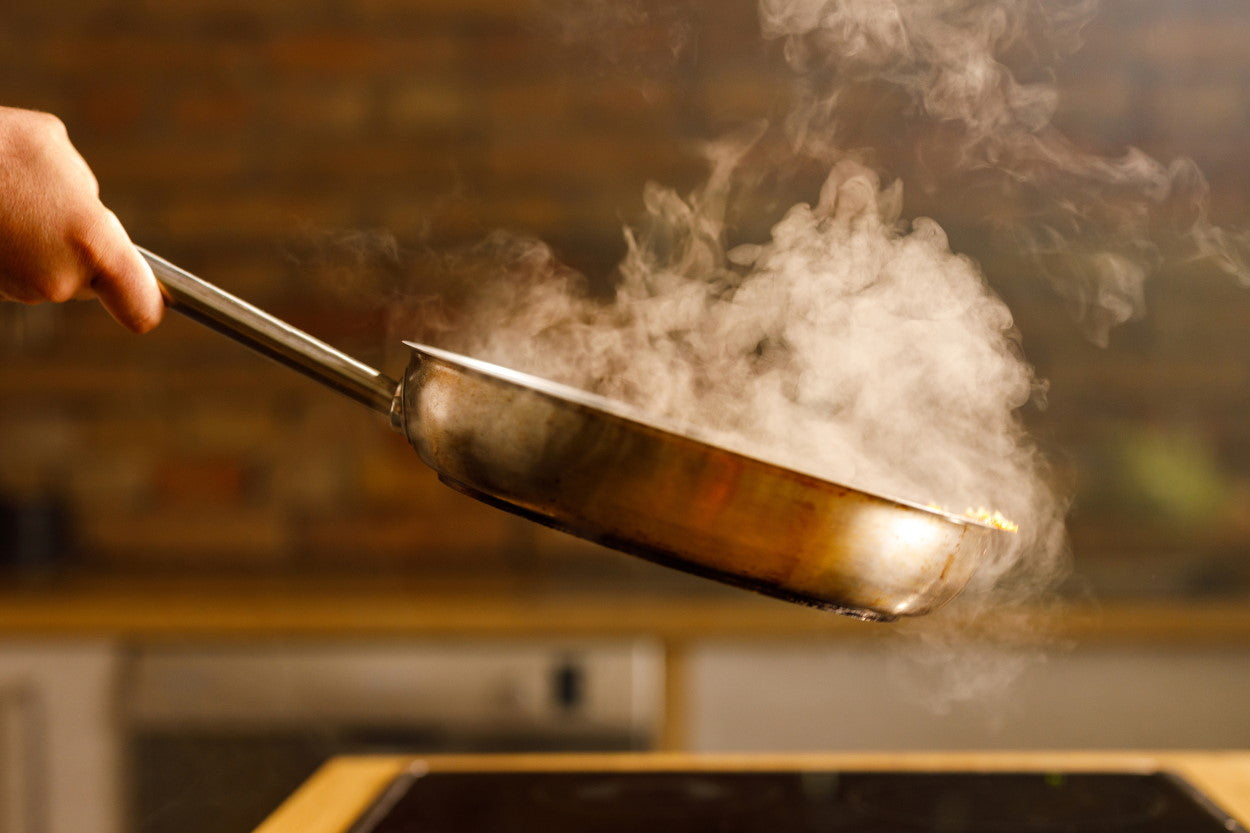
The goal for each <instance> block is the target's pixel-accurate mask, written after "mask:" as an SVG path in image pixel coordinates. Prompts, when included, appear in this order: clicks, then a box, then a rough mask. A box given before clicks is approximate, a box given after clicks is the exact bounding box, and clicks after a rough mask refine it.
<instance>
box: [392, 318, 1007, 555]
mask: <svg viewBox="0 0 1250 833" xmlns="http://www.w3.org/2000/svg"><path fill="white" fill-rule="evenodd" d="M403 343H404V345H405V346H407V347H408V348H410V349H412V350H413V351H415V352H416V353H417V354H418V355H419V356H423V357H429V358H432V359H435V360H437V361H441V362H444V363H446V364H450V365H454V366H456V367H458V368H460V369H463V370H466V371H469V372H471V373H476V374H479V375H482V376H485V377H487V378H490V379H496V380H501V381H504V382H507V383H509V384H512V385H516V386H518V387H520V388H522V389H524V390H529V391H533V392H535V393H538V394H541V395H544V396H547V397H550V398H552V399H555V400H557V401H559V402H561V403H564V404H572V405H576V406H580V407H583V408H588V409H591V410H593V411H595V412H597V413H602V414H606V415H607V416H610V417H613V418H615V419H618V420H622V421H625V422H628V423H630V424H633V425H635V426H638V427H641V428H643V429H646V430H649V431H656V432H659V433H662V434H666V435H669V436H672V437H675V438H678V439H687V440H691V441H694V442H698V443H701V444H703V445H707V446H710V447H712V448H715V449H716V450H717V451H720V452H723V453H725V454H732V455H735V456H737V457H740V458H742V459H745V460H750V461H752V462H754V463H756V464H759V465H763V466H768V467H770V468H772V469H775V470H777V471H784V472H787V473H789V474H791V475H794V476H797V477H802V478H804V479H808V480H811V481H813V482H816V483H823V484H826V485H828V486H831V487H833V488H837V489H846V490H849V491H853V492H856V493H858V494H861V495H864V496H866V497H869V498H872V499H874V500H879V501H882V502H884V503H887V504H892V505H896V506H901V507H904V508H907V509H912V510H914V511H918V512H923V513H925V514H927V515H935V516H937V517H940V518H942V519H944V520H946V521H949V522H951V523H954V524H959V525H962V526H970V527H980V528H983V529H988V530H991V531H994V532H1004V531H1005V530H1003V529H1001V528H999V527H997V526H994V525H993V524H990V523H986V522H984V521H981V520H978V519H977V518H973V517H969V516H968V515H960V514H956V513H954V512H950V511H948V510H946V509H942V508H939V507H934V506H927V505H925V504H922V503H919V502H917V501H913V500H908V499H906V498H899V497H892V496H889V495H884V494H881V493H880V492H875V491H870V490H868V489H862V488H859V487H857V486H851V485H848V484H846V483H839V482H837V481H834V480H829V479H828V478H824V477H819V476H818V475H815V474H812V473H811V472H807V471H803V470H801V469H794V468H790V467H788V466H783V465H781V464H780V463H777V462H774V461H771V460H767V459H764V458H762V457H758V456H755V455H753V454H748V453H745V452H743V451H741V450H738V449H736V448H729V447H726V446H725V445H722V444H721V443H720V442H718V441H716V440H715V439H712V438H710V437H709V436H708V433H707V432H706V431H704V430H702V429H700V428H698V427H696V426H692V425H680V424H678V423H676V422H669V421H666V420H662V419H657V418H655V417H654V416H652V415H650V414H647V413H645V412H643V411H642V410H640V409H638V408H635V407H633V406H631V405H628V404H626V403H624V402H620V401H618V400H615V399H610V398H608V397H606V396H602V395H600V394H596V393H591V392H589V391H585V390H582V389H580V388H576V387H573V386H572V385H566V384H563V383H561V382H554V381H552V380H550V379H544V378H542V377H541V376H534V375H532V374H529V373H525V372H523V371H520V370H514V369H513V368H510V367H504V366H503V365H499V364H494V363H492V362H487V361H484V360H482V359H477V358H474V357H472V356H465V355H463V354H460V353H455V352H452V351H450V350H444V349H442V348H439V347H433V346H431V345H428V344H421V343H418V342H415V341H404V342H403Z"/></svg>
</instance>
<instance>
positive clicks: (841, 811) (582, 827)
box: [351, 772, 1246, 833]
mask: <svg viewBox="0 0 1250 833" xmlns="http://www.w3.org/2000/svg"><path fill="white" fill-rule="evenodd" d="M639 831H643V833H816V831H821V833H1093V831H1133V833H1246V831H1245V830H1244V829H1243V828H1242V827H1241V826H1240V825H1239V824H1238V823H1237V822H1236V821H1234V820H1233V819H1231V818H1230V817H1229V816H1228V815H1227V814H1225V813H1224V812H1222V811H1221V810H1219V809H1218V808H1217V807H1215V806H1214V805H1213V804H1211V803H1210V802H1209V801H1208V800H1206V799H1205V798H1204V797H1202V796H1201V795H1200V794H1199V793H1198V792H1197V791H1195V790H1194V789H1193V788H1192V787H1190V786H1189V785H1188V784H1187V783H1185V782H1184V781H1182V780H1181V779H1179V778H1177V777H1175V776H1172V775H1169V774H1166V773H1154V774H1138V773H967V772H963V773H922V772H889V773H872V772H756V773H751V772H630V773H613V772H579V773H570V772H496V773H491V772H483V773H430V774H425V775H418V774H412V775H408V776H405V777H403V778H401V779H400V780H399V781H397V782H396V783H395V784H394V785H392V787H391V789H389V790H387V791H386V792H385V793H384V794H383V796H382V798H381V799H380V800H379V801H378V803H377V804H376V805H375V806H374V807H373V809H372V810H371V811H370V812H369V813H367V814H366V815H365V816H364V817H362V818H361V820H360V821H359V822H358V823H357V824H356V825H355V826H354V827H353V828H352V830H351V833H639Z"/></svg>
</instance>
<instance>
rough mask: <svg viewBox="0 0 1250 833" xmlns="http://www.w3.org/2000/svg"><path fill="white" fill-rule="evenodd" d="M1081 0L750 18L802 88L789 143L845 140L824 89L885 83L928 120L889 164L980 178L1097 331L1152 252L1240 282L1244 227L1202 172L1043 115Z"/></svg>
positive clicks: (771, 10)
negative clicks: (1236, 226) (1228, 216)
mask: <svg viewBox="0 0 1250 833" xmlns="http://www.w3.org/2000/svg"><path fill="white" fill-rule="evenodd" d="M1097 7H1098V3H1097V2H1096V0H1048V1H1047V2H1039V0H980V2H976V0H974V2H966V0H934V1H933V2H930V1H929V0H894V2H889V0H886V2H879V1H878V0H760V21H761V27H762V29H763V32H764V34H765V35H766V36H767V37H771V38H779V39H781V40H782V41H783V43H784V44H785V55H786V59H787V61H789V63H790V64H791V65H792V66H793V67H794V68H795V69H796V70H798V72H799V73H800V76H801V78H802V79H803V83H804V92H803V94H802V104H801V105H800V106H799V107H796V108H795V111H794V112H793V114H792V115H791V117H790V119H789V123H788V128H789V131H790V135H791V137H792V140H793V141H794V143H795V146H796V148H798V149H799V150H801V151H804V152H808V153H817V154H820V153H823V154H826V155H829V154H833V155H837V154H840V153H841V152H842V151H841V150H840V149H839V148H840V147H841V143H842V142H845V141H848V140H852V139H851V134H852V131H851V130H849V129H848V128H849V127H850V126H849V125H848V124H847V123H846V122H845V121H844V120H843V119H842V118H841V117H840V107H839V105H840V103H842V102H843V101H845V100H847V99H853V98H855V97H856V96H857V95H863V94H865V92H867V94H869V95H871V94H873V92H874V91H878V90H880V89H881V88H882V87H885V88H888V89H890V90H892V91H895V92H897V93H899V94H900V95H901V96H902V100H903V101H904V102H905V105H906V106H907V107H908V108H909V110H910V111H911V112H913V113H915V114H916V115H918V116H919V117H920V118H921V119H923V120H925V121H926V122H927V123H928V125H929V126H930V130H929V131H928V135H927V137H925V138H922V139H920V140H919V141H918V142H917V145H918V147H917V148H909V150H912V151H915V153H914V155H912V157H911V158H912V160H913V164H912V166H911V170H910V171H906V172H902V175H904V176H907V178H908V179H909V180H912V179H920V180H923V181H925V185H926V187H928V188H934V189H943V188H945V189H949V188H950V186H951V185H952V182H953V181H954V180H955V178H956V177H957V176H965V184H966V182H967V180H966V176H967V175H968V174H969V173H972V174H974V175H975V179H976V181H977V183H978V185H979V186H980V187H984V188H989V189H992V190H993V191H994V197H993V201H994V207H995V212H996V214H997V215H998V217H997V219H996V221H995V222H996V224H997V225H998V227H999V231H1000V234H1001V236H1002V238H1003V240H1004V242H1005V243H1006V245H1008V246H1010V247H1011V248H1012V249H1013V250H1015V251H1019V252H1022V253H1027V254H1030V255H1031V256H1032V261H1033V267H1034V269H1035V270H1036V271H1037V272H1039V273H1040V274H1043V275H1045V276H1047V277H1048V278H1049V279H1050V281H1051V284H1052V285H1053V286H1054V288H1055V289H1056V290H1057V291H1058V292H1059V293H1060V294H1061V295H1063V296H1064V297H1066V298H1067V299H1068V300H1070V301H1071V302H1072V308H1073V310H1074V312H1075V314H1076V315H1077V316H1078V317H1079V318H1080V319H1081V321H1082V323H1083V324H1084V325H1085V329H1086V332H1087V333H1088V334H1089V335H1090V337H1091V338H1093V339H1094V340H1095V341H1097V342H1099V343H1102V344H1105V343H1106V341H1107V338H1108V334H1109V332H1110V330H1111V329H1112V328H1113V327H1114V326H1115V325H1117V324H1121V323H1123V322H1124V321H1127V320H1129V319H1130V318H1134V317H1137V316H1139V315H1141V314H1142V312H1143V311H1144V293H1143V282H1144V281H1145V279H1146V278H1147V277H1148V276H1149V275H1150V274H1151V273H1152V272H1154V271H1155V270H1156V269H1157V268H1158V267H1159V266H1160V265H1161V264H1162V263H1164V262H1165V261H1166V260H1176V259H1199V258H1201V259H1205V260H1208V261H1210V262H1211V263H1212V264H1214V265H1215V266H1216V267H1217V268H1219V269H1222V270H1223V271H1225V272H1227V273H1229V274H1232V275H1234V276H1236V277H1237V278H1238V279H1239V280H1240V281H1241V282H1242V283H1247V284H1250V240H1248V239H1247V237H1246V235H1244V234H1242V235H1231V234H1228V233H1226V232H1224V231H1223V230H1221V229H1219V228H1216V227H1215V226H1214V225H1212V223H1211V222H1210V220H1209V218H1208V217H1207V209H1206V205H1207V183H1206V180H1205V179H1204V178H1203V176H1202V173H1201V172H1200V171H1199V170H1198V168H1197V166H1196V165H1195V164H1194V163H1193V162H1192V161H1191V160H1189V159H1177V160H1174V161H1173V162H1171V163H1169V164H1166V165H1165V164H1162V163H1160V162H1158V161H1156V160H1154V159H1152V158H1150V157H1149V156H1148V155H1146V154H1145V153H1142V152H1141V151H1139V150H1137V149H1134V148H1129V149H1127V150H1126V151H1125V153H1124V154H1123V155H1122V156H1120V157H1118V158H1105V157H1100V156H1096V155H1093V154H1090V153H1087V152H1084V151H1082V150H1081V149H1080V148H1078V147H1076V146H1075V145H1073V144H1072V143H1071V142H1070V141H1069V140H1068V139H1067V138H1066V137H1065V136H1063V134H1062V133H1060V132H1059V131H1058V130H1057V129H1056V128H1055V127H1054V126H1053V125H1052V124H1051V118H1052V116H1053V115H1054V112H1055V108H1056V105H1057V102H1058V92H1057V90H1056V89H1055V86H1054V84H1053V82H1052V80H1051V79H1052V78H1053V74H1054V72H1053V69H1054V65H1055V64H1056V63H1057V62H1058V61H1059V60H1060V59H1062V58H1063V57H1065V56H1066V55H1067V54H1069V53H1071V52H1073V51H1075V50H1076V49H1077V48H1078V47H1079V46H1080V45H1081V33H1082V30H1083V29H1084V28H1085V26H1086V24H1088V23H1089V21H1090V20H1091V19H1092V18H1093V16H1094V13H1095V12H1096V11H1097ZM1021 78H1028V79H1033V80H1031V81H1021V80H1020V79H1021ZM874 85H876V86H874ZM878 123H885V124H887V125H889V127H890V129H893V128H894V124H893V123H891V122H889V121H888V120H880V121H879V122H878ZM868 133H869V138H867V139H866V140H867V141H870V142H872V141H873V140H872V137H871V128H870V129H869V130H868ZM854 138H857V139H860V140H865V139H864V136H863V135H862V134H860V135H857V136H855V137H854ZM876 138H878V139H880V138H881V137H876ZM873 144H874V145H876V144H878V142H873ZM880 144H884V142H880ZM916 160H918V163H917V162H916ZM909 174H911V175H909ZM912 175H914V176H912Z"/></svg>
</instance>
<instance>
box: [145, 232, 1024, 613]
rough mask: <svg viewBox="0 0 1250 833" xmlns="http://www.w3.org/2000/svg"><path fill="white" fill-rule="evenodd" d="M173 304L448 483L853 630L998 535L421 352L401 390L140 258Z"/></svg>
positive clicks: (953, 578)
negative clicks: (402, 445) (312, 384)
mask: <svg viewBox="0 0 1250 833" xmlns="http://www.w3.org/2000/svg"><path fill="white" fill-rule="evenodd" d="M139 251H140V252H141V253H142V254H143V256H144V257H145V258H146V259H147V261H148V263H149V264H151V266H152V270H153V272H154V273H155V275H156V278H157V280H158V281H159V282H160V284H161V286H162V287H163V289H164V294H165V298H166V302H167V303H168V304H169V306H170V307H172V308H173V309H175V310H177V311H178V312H181V313H183V314H184V315H187V316H189V317H191V318H193V319H195V320H197V321H199V322H201V323H203V324H206V325H207V326H209V327H212V328H213V329H215V330H217V331H219V332H221V333H223V334H225V335H227V336H229V337H230V338H233V339H235V340H236V341H239V342H241V343H243V344H245V345H247V346H248V347H251V348H252V349H254V350H256V351H258V352H260V353H263V354H265V355H267V356H269V357H271V358H273V359H276V360H277V361H279V362H281V363H282V364H285V365H287V366H289V367H291V368H293V369H295V370H297V371H299V372H301V373H303V374H305V375H307V376H309V377H311V378H313V379H315V380H316V381H318V382H320V383H322V384H324V385H326V386H328V387H330V388H333V389H334V390H337V391H339V392H340V393H342V394H345V395H346V396H348V397H350V398H352V399H354V400H356V401H357V402H360V403H361V404H364V405H367V406H368V407H370V408H372V409H374V410H376V411H379V412H381V413H383V414H385V415H387V416H388V417H389V419H390V422H391V425H392V426H393V427H394V428H395V429H396V430H398V431H402V432H403V433H404V434H405V436H406V437H407V438H408V441H409V443H411V445H412V446H413V447H414V448H415V449H416V451H417V453H418V454H419V455H420V457H421V459H422V460H423V461H425V463H426V464H427V465H429V466H430V467H431V468H433V469H434V470H435V471H436V472H437V473H438V476H439V477H440V478H441V479H442V480H443V482H445V483H447V484H448V485H449V486H451V487H452V488H455V489H458V490H460V491H462V492H464V493H465V494H468V495H471V496H472V497H474V498H477V499H478V500H482V501H484V502H486V503H489V504H491V505H493V506H497V507H499V508H502V509H506V510H508V511H511V512H515V513H517V514H519V515H522V516H524V517H526V518H529V519H531V520H534V521H538V522H539V523H543V524H546V525H548V526H552V527H555V528H557V529H561V530H564V531H566V532H569V533H572V534H573V535H577V536H579V537H581V538H585V539H588V540H591V541H595V542H598V543H601V544H605V545H607V546H609V547H613V548H615V549H619V550H622V551H624V552H628V553H632V554H634V555H638V556H641V557H643V558H646V559H649V560H651V561H655V562H659V563H661V564H665V565H668V566H670V567H675V568H677V569H680V570H685V571H687V572H690V573H695V574H697V575H701V576H705V577H708V578H712V579H716V580H718V581H722V582H725V583H728V584H732V585H737V586H739V587H744V588H747V589H750V590H754V591H757V592H760V593H764V594H767V595H770V596H775V597H777V598H781V599H785V600H787V601H791V602H798V603H801V604H806V605H811V606H814V607H819V608H824V609H827V610H832V611H836V612H838V613H843V614H846V615H850V616H855V617H858V618H861V619H869V620H878V621H889V620H893V619H896V618H898V617H899V616H915V615H919V614H923V613H926V612H928V611H930V610H933V609H934V608H936V607H938V606H939V605H941V604H943V603H945V602H946V601H948V600H949V599H951V598H952V597H953V596H954V595H955V594H957V593H958V592H959V590H960V589H961V588H962V587H963V586H964V585H965V584H966V583H967V581H968V579H969V577H970V576H971V575H972V573H973V570H974V569H975V568H976V565H977V563H978V562H979V561H981V560H982V559H983V558H984V557H985V555H986V553H987V551H988V550H989V549H990V547H992V546H995V545H996V543H997V542H998V541H1000V540H1001V536H1002V535H1003V534H1004V533H1003V531H1002V530H999V529H997V528H995V527H993V526H991V525H988V524H985V523H981V522H979V521H976V520H972V519H970V518H966V517H962V516H959V515H954V514H951V513H947V512H944V511H940V510H937V509H933V508H929V507H925V506H921V505H918V504H914V503H910V502H907V501H903V500H895V499H891V498H888V497H884V496H881V495H876V494H871V493H869V492H865V491H860V490H858V489H853V488H850V487H848V486H844V485H840V484H838V483H833V482H830V481H827V480H821V479H819V478H816V477H813V476H810V475H808V474H804V473H801V472H797V471H792V470H790V469H787V468H783V467H781V466H778V465H775V464H772V463H768V462H765V461H763V460H759V459H756V458H753V457H750V456H747V455H744V454H740V453H737V452H734V451H731V450H729V449H726V448H723V447H721V446H718V445H716V444H715V443H714V442H712V441H710V440H709V439H708V438H706V437H702V436H701V435H700V433H699V432H698V431H696V430H692V429H690V428H686V427H683V426H674V425H667V424H665V423H663V422H661V421H657V420H655V419H653V418H651V417H649V416H647V415H645V414H643V413H641V412H639V411H636V410H634V409H632V408H630V407H627V406H626V405H624V404H622V403H619V402H615V401H612V400H609V399H606V398H604V397H601V396H596V395H594V394H590V393H587V392H584V391H581V390H577V389H575V388H571V387H568V386H566V385H561V384H557V383H555V382H551V381H548V380H545V379H540V378H537V377H534V376H530V375H527V374H524V373H519V372H517V371H515V370H510V369H508V368H505V367H500V366H498V365H494V364H489V363H487V362H483V361H478V360H476V359H472V358H469V357H467V356H461V355H457V354H455V353H450V352H447V351H445V350H440V349H437V348H434V347H428V346H425V345H421V344H413V343H410V342H405V344H406V345H407V346H408V347H409V348H410V350H411V353H410V357H409V363H408V368H407V370H406V371H405V373H404V375H403V379H402V380H401V381H398V382H397V381H396V380H394V379H391V378H388V377H387V376H385V375H384V374H382V373H381V372H379V371H377V370H375V369H373V368H371V367H369V366H367V365H365V364H363V363H361V362H359V361H357V360H355V359H353V358H352V357H350V356H347V355H345V354H343V353H341V352H339V351H338V350H335V349H334V348H332V347H330V346H329V345H327V344H325V343H323V342H321V341H318V340H317V339H315V338H313V337H312V336H310V335H308V334H306V333H304V332H302V331H300V330H298V329H296V328H294V327H292V326H290V325H289V324H287V323H286V322H284V321H281V320H280V319H277V318H274V317H273V316H271V315H269V314H268V313H265V312H263V311H261V310H259V309H257V308H256V307H253V306H251V305H250V304H248V303H246V302H244V301H242V300H240V299H238V298H235V297H234V296H232V295H230V294H228V293H226V292H224V291H222V290H221V289H218V288H217V287H215V286H213V285H211V284H209V283H207V282H205V281H202V280H200V279H199V278H197V277H195V276H194V275H191V274H190V273H188V272H186V271H184V270H182V269H180V268H178V267H177V266H174V265H173V264H171V263H169V262H168V261H166V260H163V259H162V258H160V257H157V256H156V255H153V254H151V253H150V252H147V251H145V250H143V249H140V250H139Z"/></svg>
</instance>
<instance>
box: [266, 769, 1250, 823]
mask: <svg viewBox="0 0 1250 833" xmlns="http://www.w3.org/2000/svg"><path fill="white" fill-rule="evenodd" d="M414 764H418V765H421V766H422V767H428V768H429V770H430V771H432V772H455V771H468V770H486V771H496V772H497V771H509V770H546V771H561V770H578V771H585V770H592V769H594V770H599V771H605V770H606V771H631V770H661V769H706V770H777V769H925V770H952V769H953V770H968V769H971V770H1026V771H1046V770H1065V771H1102V770H1118V771H1130V772H1154V771H1158V770H1166V771H1170V772H1174V773H1176V774H1178V775H1180V776H1182V777H1183V778H1185V779H1187V780H1188V781H1190V782H1191V783H1192V784H1193V785H1194V786H1196V787H1197V788H1198V789H1199V790H1201V791H1202V792H1203V793H1204V794H1206V795H1207V796H1208V797H1209V798H1211V799H1212V800H1213V801H1215V802H1216V804H1218V805H1219V806H1220V807H1221V808H1222V809H1224V810H1225V811H1227V812H1228V813H1230V814H1231V815H1233V816H1234V817H1235V818H1237V819H1238V820H1239V821H1241V822H1242V824H1243V825H1244V824H1246V823H1247V822H1248V821H1250V751H1241V750H1232V751H1218V752H1094V751H1089V752H1085V751H1082V752H933V753H926V752H874V753H861V752H846V753H833V754H826V753H803V754H767V755H761V754H750V755H724V754H717V755H690V754H681V753H654V754H650V753H649V754H594V755H573V754H560V755H448V756H429V757H413V756H362V757H351V756H348V757H340V758H334V759H333V760H331V761H329V762H328V763H326V764H325V765H324V766H323V767H321V769H319V770H317V772H316V773H314V774H313V776H312V777H311V778H309V780H308V781H307V782H305V784H304V785H303V786H302V787H300V788H299V790H297V791H296V792H295V793H294V794H292V795H291V797H290V798H289V799H287V800H286V801H285V802H284V803H283V804H282V805H281V806H280V807H278V809H277V810H275V811H274V813H273V815H271V816H270V817H269V818H268V819H266V820H265V822H264V823H263V824H261V826H260V827H258V828H257V829H256V831H255V833H344V831H346V830H347V828H348V827H350V826H351V824H352V823H353V822H354V821H355V820H356V819H357V818H359V817H360V815H361V814H362V813H364V812H365V810H366V809H368V807H369V806H370V805H371V804H372V803H373V801H374V800H375V799H376V798H377V797H378V796H379V795H380V794H381V793H382V791H383V790H384V789H385V788H386V786H387V785H388V784H390V783H391V781H392V780H394V779H395V778H396V777H397V776H398V775H399V774H400V773H402V772H404V771H405V770H406V769H408V768H409V767H411V766H413V765H414Z"/></svg>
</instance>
